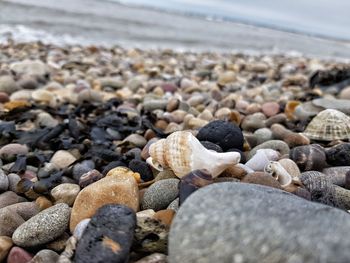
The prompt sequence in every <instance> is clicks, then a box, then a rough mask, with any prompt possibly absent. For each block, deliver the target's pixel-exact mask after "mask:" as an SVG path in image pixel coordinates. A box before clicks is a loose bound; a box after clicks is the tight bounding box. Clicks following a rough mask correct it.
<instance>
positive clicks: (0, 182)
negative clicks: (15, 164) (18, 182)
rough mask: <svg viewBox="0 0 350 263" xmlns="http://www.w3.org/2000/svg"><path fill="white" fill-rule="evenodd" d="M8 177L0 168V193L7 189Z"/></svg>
mask: <svg viewBox="0 0 350 263" xmlns="http://www.w3.org/2000/svg"><path fill="white" fill-rule="evenodd" d="M9 184H10V182H9V179H8V177H7V175H6V174H5V173H4V171H3V170H0V193H3V192H5V191H7V189H8V188H9Z"/></svg>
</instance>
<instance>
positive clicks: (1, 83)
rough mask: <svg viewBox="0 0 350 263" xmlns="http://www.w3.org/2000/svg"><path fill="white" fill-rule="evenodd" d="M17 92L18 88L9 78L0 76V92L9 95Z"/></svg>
mask: <svg viewBox="0 0 350 263" xmlns="http://www.w3.org/2000/svg"><path fill="white" fill-rule="evenodd" d="M16 90H18V86H17V84H16V82H15V81H14V79H13V78H12V77H11V76H0V91H1V92H5V93H7V94H11V93H13V92H15V91H16Z"/></svg>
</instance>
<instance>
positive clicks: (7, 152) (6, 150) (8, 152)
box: [0, 143, 28, 161]
mask: <svg viewBox="0 0 350 263" xmlns="http://www.w3.org/2000/svg"><path fill="white" fill-rule="evenodd" d="M20 154H23V155H26V154H28V147H27V146H26V145H22V144H19V143H10V144H7V145H5V146H3V147H1V149H0V158H1V159H4V160H7V161H10V160H13V159H14V158H15V157H16V156H17V155H20Z"/></svg>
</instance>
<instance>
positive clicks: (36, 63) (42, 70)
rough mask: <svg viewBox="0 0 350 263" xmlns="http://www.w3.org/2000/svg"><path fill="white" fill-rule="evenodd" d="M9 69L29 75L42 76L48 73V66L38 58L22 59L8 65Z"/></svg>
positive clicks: (18, 73) (19, 73)
mask: <svg viewBox="0 0 350 263" xmlns="http://www.w3.org/2000/svg"><path fill="white" fill-rule="evenodd" d="M10 68H11V70H13V71H14V72H16V74H17V75H31V76H38V77H44V76H45V75H46V74H48V72H49V70H48V66H47V65H46V64H45V63H43V62H42V61H40V60H29V59H26V60H23V61H19V62H14V63H12V64H11V65H10Z"/></svg>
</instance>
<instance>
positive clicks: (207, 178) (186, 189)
mask: <svg viewBox="0 0 350 263" xmlns="http://www.w3.org/2000/svg"><path fill="white" fill-rule="evenodd" d="M211 183H213V178H212V176H211V175H210V174H209V173H208V171H206V170H195V171H192V172H190V173H189V174H187V175H185V176H184V177H182V178H181V181H180V184H179V204H180V205H181V204H183V202H184V201H185V200H186V198H187V197H189V196H190V195H191V194H192V193H193V192H195V191H196V190H198V189H199V188H201V187H203V186H206V185H209V184H211Z"/></svg>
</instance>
